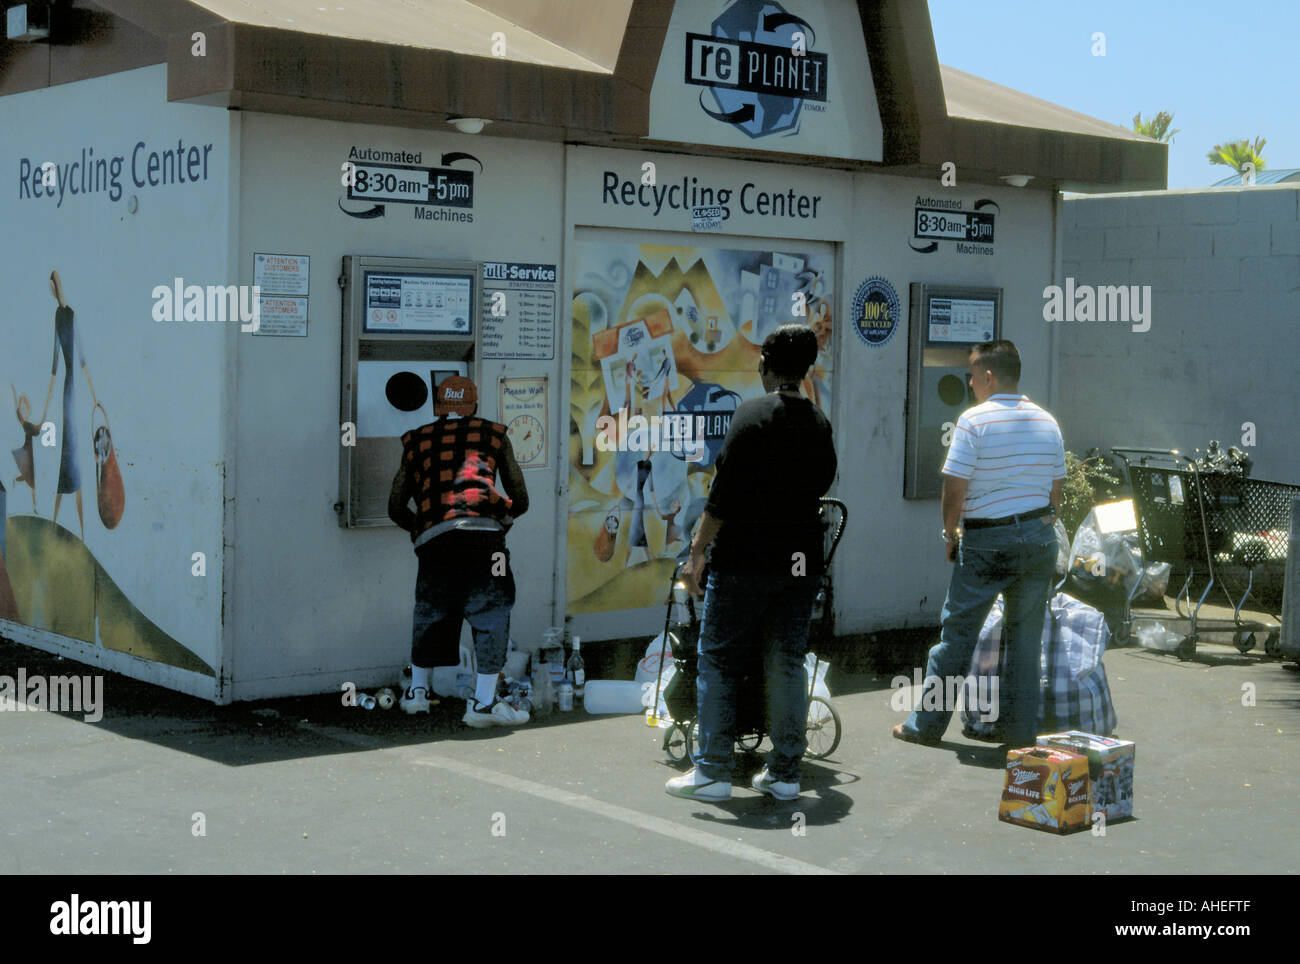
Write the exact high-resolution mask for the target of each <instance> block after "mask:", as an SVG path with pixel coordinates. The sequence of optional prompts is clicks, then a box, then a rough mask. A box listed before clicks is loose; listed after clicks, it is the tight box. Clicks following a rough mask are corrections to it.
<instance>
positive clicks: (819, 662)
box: [803, 653, 831, 723]
mask: <svg viewBox="0 0 1300 964" xmlns="http://www.w3.org/2000/svg"><path fill="white" fill-rule="evenodd" d="M830 668H831V664H830V663H828V662H826V660H824V659H818V658H817V656H816V655H815V654H813V653H809V654H808V655H807V656H806V657H804V661H803V669H804V674H805V675H804V678H805V679H806V680H808V679H810V680H811V681H812V693H813V696H820V697H821V698H822V699H824V700H825V701H826V702H825V703H812V704H811V705H810V706H809V707H808V719H809V720H810V721H811V722H813V723H821V722H822V721H824V720H825V719H827V718H828V717H829V716H830V715H831V713H830V709H829V704H830V701H831V691H830V688H829V687H828V686H827V685H826V674H827V673H828V672H830Z"/></svg>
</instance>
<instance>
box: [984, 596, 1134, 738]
mask: <svg viewBox="0 0 1300 964" xmlns="http://www.w3.org/2000/svg"><path fill="white" fill-rule="evenodd" d="M1109 641H1110V630H1109V629H1108V628H1107V626H1106V619H1105V617H1104V616H1103V615H1102V613H1101V611H1100V610H1098V609H1094V608H1093V607H1092V606H1089V605H1088V604H1087V603H1084V602H1080V601H1079V600H1077V599H1075V598H1074V597H1073V596H1067V595H1066V594H1065V593H1057V594H1056V595H1055V596H1053V597H1052V599H1051V601H1050V602H1049V603H1048V605H1047V613H1046V614H1045V617H1044V619H1043V650H1042V661H1041V663H1040V664H1039V665H1040V669H1041V673H1042V675H1041V677H1040V679H1041V681H1042V687H1043V690H1042V696H1043V698H1042V702H1041V703H1040V705H1039V708H1038V725H1037V729H1038V732H1039V733H1058V732H1062V731H1063V730H1082V731H1084V732H1085V733H1094V734H1096V735H1097V736H1109V735H1110V734H1111V733H1113V732H1115V726H1116V723H1117V719H1116V716H1115V708H1114V706H1113V705H1112V704H1111V699H1110V684H1109V683H1108V682H1107V680H1106V667H1105V666H1104V665H1103V664H1102V661H1101V656H1102V653H1104V652H1105V651H1106V644H1107V643H1108V642H1109ZM1002 661H1003V649H1002V597H1001V596H998V598H997V601H996V602H995V603H994V604H993V608H992V609H991V610H990V611H989V615H988V618H987V619H986V620H985V621H984V628H983V629H981V630H980V638H979V642H978V643H977V644H976V646H975V652H974V654H973V655H972V656H971V664H970V675H971V676H975V677H978V676H994V675H996V676H999V677H1000V676H1001V675H1002ZM961 715H962V723H963V725H964V726H963V728H964V729H965V730H967V731H969V732H971V733H974V734H977V735H979V736H983V737H994V736H996V735H997V732H998V724H997V722H996V721H994V722H988V723H986V722H983V721H982V720H980V718H979V713H978V711H977V710H976V709H963V710H962V714H961Z"/></svg>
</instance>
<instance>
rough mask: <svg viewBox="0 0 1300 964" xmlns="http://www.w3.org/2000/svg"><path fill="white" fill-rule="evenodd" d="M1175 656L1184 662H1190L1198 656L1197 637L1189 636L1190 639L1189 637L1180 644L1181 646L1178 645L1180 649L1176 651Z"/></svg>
mask: <svg viewBox="0 0 1300 964" xmlns="http://www.w3.org/2000/svg"><path fill="white" fill-rule="evenodd" d="M1174 655H1175V656H1177V657H1178V658H1179V659H1180V660H1182V661H1183V662H1187V661H1188V660H1190V659H1191V658H1192V657H1193V656H1195V655H1196V637H1195V636H1188V637H1187V638H1186V639H1184V640H1183V641H1182V642H1181V643H1179V644H1178V647H1177V648H1176V649H1175V650H1174Z"/></svg>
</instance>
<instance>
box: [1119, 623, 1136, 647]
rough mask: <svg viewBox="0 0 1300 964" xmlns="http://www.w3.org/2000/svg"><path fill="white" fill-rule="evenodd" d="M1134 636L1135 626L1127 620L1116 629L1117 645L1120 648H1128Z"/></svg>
mask: <svg viewBox="0 0 1300 964" xmlns="http://www.w3.org/2000/svg"><path fill="white" fill-rule="evenodd" d="M1132 634H1133V624H1132V622H1130V621H1129V620H1127V619H1126V620H1124V621H1123V622H1122V623H1120V624H1119V625H1118V626H1116V627H1115V643H1116V644H1117V645H1119V646H1127V645H1128V644H1129V639H1130V638H1131V637H1132Z"/></svg>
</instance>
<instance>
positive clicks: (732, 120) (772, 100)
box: [685, 0, 829, 137]
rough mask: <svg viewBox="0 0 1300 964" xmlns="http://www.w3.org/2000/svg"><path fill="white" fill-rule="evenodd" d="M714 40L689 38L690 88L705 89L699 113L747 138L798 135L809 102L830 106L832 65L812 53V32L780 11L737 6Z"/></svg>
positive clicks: (750, 1)
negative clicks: (828, 85)
mask: <svg viewBox="0 0 1300 964" xmlns="http://www.w3.org/2000/svg"><path fill="white" fill-rule="evenodd" d="M711 26H712V33H709V34H700V33H687V34H686V65H685V66H686V77H685V80H686V83H688V84H693V85H695V86H698V87H707V88H708V89H709V92H711V93H712V94H713V98H714V100H715V101H716V103H717V107H718V109H717V110H713V109H710V108H709V106H708V105H707V104H706V103H705V94H704V92H703V91H701V93H700V108H701V109H702V110H703V111H704V112H705V113H706V114H708V115H709V116H710V117H712V118H714V119H716V120H720V121H723V122H724V123H727V124H731V125H733V126H735V127H736V128H738V129H739V130H742V131H744V132H745V133H746V134H748V135H749V136H750V137H766V136H767V135H769V134H778V133H786V132H790V133H793V132H796V131H797V130H798V126H799V113H800V109H801V108H802V106H803V102H804V101H805V100H811V101H820V102H824V101H825V100H826V77H827V70H828V68H829V60H828V58H827V56H826V54H824V53H818V52H816V51H814V50H812V49H811V48H812V45H813V42H814V40H815V39H816V38H815V34H814V33H813V28H812V27H811V26H810V25H809V24H808V23H807V21H805V20H803V19H802V18H801V17H797V16H795V15H794V14H792V13H788V12H786V11H785V10H784V9H782V7H781V6H780V4H777V3H772V2H767V3H755V2H754V0H737V2H735V3H733V4H732V5H731V6H730V7H728V8H727V9H726V10H724V11H723V12H722V13H721V14H719V15H718V17H717V18H716V19H715V20H714V21H713V23H712V25H711Z"/></svg>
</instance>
